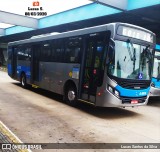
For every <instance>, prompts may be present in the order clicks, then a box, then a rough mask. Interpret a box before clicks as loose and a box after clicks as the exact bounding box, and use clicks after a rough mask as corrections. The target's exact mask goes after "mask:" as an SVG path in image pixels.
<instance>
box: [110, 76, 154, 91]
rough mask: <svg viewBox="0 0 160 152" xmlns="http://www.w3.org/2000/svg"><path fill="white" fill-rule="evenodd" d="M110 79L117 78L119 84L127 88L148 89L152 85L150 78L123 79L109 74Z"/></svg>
mask: <svg viewBox="0 0 160 152" xmlns="http://www.w3.org/2000/svg"><path fill="white" fill-rule="evenodd" d="M109 77H110V79H113V80H115V81H116V82H117V83H118V85H120V86H121V87H123V88H126V89H135V90H139V89H147V88H148V87H149V86H150V83H151V81H150V80H133V79H123V78H118V77H115V76H112V75H109Z"/></svg>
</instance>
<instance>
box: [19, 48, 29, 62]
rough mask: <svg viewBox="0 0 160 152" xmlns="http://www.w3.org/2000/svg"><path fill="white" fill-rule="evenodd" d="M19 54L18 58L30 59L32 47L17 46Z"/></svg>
mask: <svg viewBox="0 0 160 152" xmlns="http://www.w3.org/2000/svg"><path fill="white" fill-rule="evenodd" d="M17 55H18V60H25V61H30V60H31V48H30V47H25V46H19V47H18V48H17Z"/></svg>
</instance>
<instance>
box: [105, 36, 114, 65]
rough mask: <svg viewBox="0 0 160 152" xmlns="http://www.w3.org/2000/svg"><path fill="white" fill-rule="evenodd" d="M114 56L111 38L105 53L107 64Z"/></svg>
mask: <svg viewBox="0 0 160 152" xmlns="http://www.w3.org/2000/svg"><path fill="white" fill-rule="evenodd" d="M114 56H115V41H114V40H113V39H112V38H111V39H110V42H109V49H108V54H107V62H106V63H107V64H109V63H110V62H111V61H113V59H114Z"/></svg>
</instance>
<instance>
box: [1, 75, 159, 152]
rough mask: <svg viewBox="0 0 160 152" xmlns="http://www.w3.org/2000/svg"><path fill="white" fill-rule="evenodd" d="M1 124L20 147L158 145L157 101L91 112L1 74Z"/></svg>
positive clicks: (87, 106) (152, 100)
mask: <svg viewBox="0 0 160 152" xmlns="http://www.w3.org/2000/svg"><path fill="white" fill-rule="evenodd" d="M0 120H1V121H2V122H3V123H4V124H5V125H6V126H7V127H8V128H9V129H10V130H11V131H12V132H13V133H14V134H15V135H16V136H18V137H19V138H20V139H21V140H22V142H24V143H160V98H159V99H158V98H152V99H150V100H149V103H148V105H147V106H143V107H136V108H126V109H122V108H95V107H92V106H90V105H86V104H82V103H81V104H79V105H78V107H76V108H74V107H70V106H68V105H67V104H65V103H64V102H63V101H62V99H61V97H60V96H58V95H56V94H54V93H51V92H48V91H45V90H42V89H35V88H29V89H23V88H21V86H20V84H19V82H17V81H14V80H12V79H11V78H9V77H8V75H7V73H5V72H0ZM43 151H71V152H72V151H80V152H81V151H107V152H108V151H112V152H114V151H123V152H124V151H126V152H128V151H132V152H133V151H136V152H142V151H148V152H150V151H153V152H156V151H157V152H158V151H159V150H156V149H153V150H151V149H148V150H146V149H145V150H144V149H143V150H142V149H140V150H139V149H138V150H135V149H132V150H131V149H123V150H121V149H120V150H117V149H112V150H109V149H102V150H93V149H88V150H77V149H76V150H75V149H72V150H63V149H61V150H43Z"/></svg>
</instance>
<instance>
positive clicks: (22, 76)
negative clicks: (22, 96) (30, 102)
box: [21, 73, 27, 88]
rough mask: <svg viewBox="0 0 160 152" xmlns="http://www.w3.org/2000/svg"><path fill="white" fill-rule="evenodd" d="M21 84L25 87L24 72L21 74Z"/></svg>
mask: <svg viewBox="0 0 160 152" xmlns="http://www.w3.org/2000/svg"><path fill="white" fill-rule="evenodd" d="M21 86H22V88H27V82H26V75H25V74H24V73H22V75H21Z"/></svg>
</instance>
